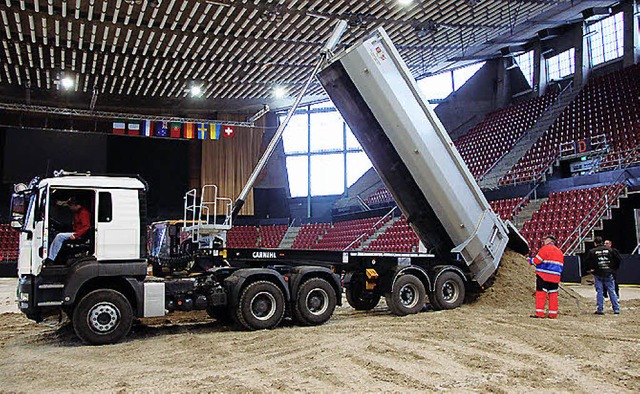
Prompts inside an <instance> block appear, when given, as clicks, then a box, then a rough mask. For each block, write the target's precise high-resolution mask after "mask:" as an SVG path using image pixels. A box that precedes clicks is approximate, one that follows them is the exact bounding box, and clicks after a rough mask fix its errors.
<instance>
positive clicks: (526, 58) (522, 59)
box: [513, 51, 533, 86]
mask: <svg viewBox="0 0 640 394" xmlns="http://www.w3.org/2000/svg"><path fill="white" fill-rule="evenodd" d="M513 59H514V60H515V61H516V64H517V65H518V67H520V71H522V74H523V75H524V77H525V79H526V80H527V82H529V86H533V51H529V52H525V53H523V54H522V55H518V56H515V57H514V58H513Z"/></svg>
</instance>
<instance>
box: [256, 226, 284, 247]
mask: <svg viewBox="0 0 640 394" xmlns="http://www.w3.org/2000/svg"><path fill="white" fill-rule="evenodd" d="M287 228H288V226H287V225H286V224H283V225H277V226H260V246H261V247H263V248H277V247H278V246H280V242H281V241H282V237H284V234H285V233H286V232H287Z"/></svg>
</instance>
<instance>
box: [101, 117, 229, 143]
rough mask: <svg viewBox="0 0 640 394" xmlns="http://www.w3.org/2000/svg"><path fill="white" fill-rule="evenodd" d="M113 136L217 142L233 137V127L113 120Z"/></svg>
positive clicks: (208, 124)
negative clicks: (140, 136)
mask: <svg viewBox="0 0 640 394" xmlns="http://www.w3.org/2000/svg"><path fill="white" fill-rule="evenodd" d="M113 134H120V135H142V136H146V137H171V138H186V139H195V138H197V139H200V140H218V139H220V138H221V137H225V138H231V137H233V135H234V134H235V126H230V125H223V124H216V123H188V122H187V123H181V122H165V121H152V120H142V121H137V120H126V121H125V120H115V121H114V122H113Z"/></svg>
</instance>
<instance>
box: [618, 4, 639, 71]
mask: <svg viewBox="0 0 640 394" xmlns="http://www.w3.org/2000/svg"><path fill="white" fill-rule="evenodd" d="M622 12H623V13H624V17H623V20H624V30H623V31H624V55H623V65H624V67H628V66H631V65H632V64H635V63H639V62H640V26H639V20H640V4H639V3H638V1H636V0H628V1H625V2H624V3H623V4H622Z"/></svg>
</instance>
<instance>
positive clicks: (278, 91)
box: [273, 86, 287, 98]
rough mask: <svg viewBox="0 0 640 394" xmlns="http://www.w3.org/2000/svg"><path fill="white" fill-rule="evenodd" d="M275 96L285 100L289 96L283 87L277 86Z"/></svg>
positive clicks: (274, 91)
mask: <svg viewBox="0 0 640 394" xmlns="http://www.w3.org/2000/svg"><path fill="white" fill-rule="evenodd" d="M273 95H274V96H275V98H283V97H284V96H286V95H287V91H286V89H285V88H283V87H282V86H276V87H275V88H274V89H273Z"/></svg>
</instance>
